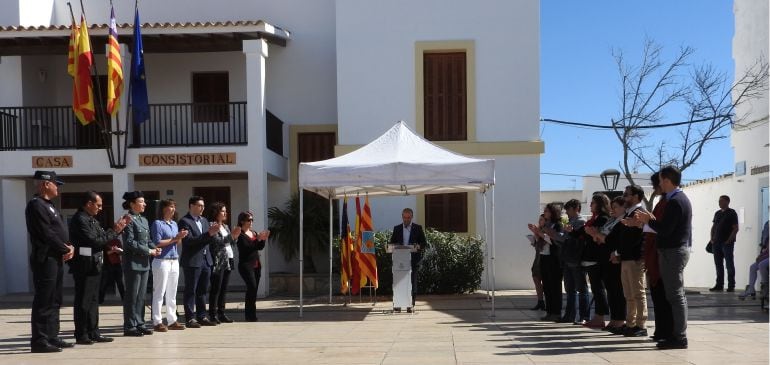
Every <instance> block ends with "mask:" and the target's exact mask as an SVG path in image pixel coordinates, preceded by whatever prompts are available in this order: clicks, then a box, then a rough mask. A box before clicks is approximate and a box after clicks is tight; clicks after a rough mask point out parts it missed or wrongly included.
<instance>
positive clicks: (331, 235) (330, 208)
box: [329, 195, 334, 304]
mask: <svg viewBox="0 0 770 365" xmlns="http://www.w3.org/2000/svg"><path fill="white" fill-rule="evenodd" d="M332 211H333V210H332V196H331V195H329V304H332V256H333V253H332V250H333V249H332V241H334V237H333V235H334V227H333V225H334V224H333V221H334V217H332Z"/></svg>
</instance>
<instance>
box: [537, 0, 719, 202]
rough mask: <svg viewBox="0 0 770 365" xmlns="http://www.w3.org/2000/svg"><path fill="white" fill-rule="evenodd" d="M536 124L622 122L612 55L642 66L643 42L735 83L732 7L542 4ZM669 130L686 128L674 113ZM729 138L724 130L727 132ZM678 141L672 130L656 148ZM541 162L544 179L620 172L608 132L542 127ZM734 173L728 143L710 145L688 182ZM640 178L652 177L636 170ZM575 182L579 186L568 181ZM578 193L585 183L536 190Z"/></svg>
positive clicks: (553, 183) (565, 181)
mask: <svg viewBox="0 0 770 365" xmlns="http://www.w3.org/2000/svg"><path fill="white" fill-rule="evenodd" d="M540 32H541V33H540V34H541V41H540V47H541V53H540V64H541V69H540V79H541V84H540V95H541V100H540V116H541V118H550V119H559V120H568V121H575V122H584V123H591V124H609V123H610V118H613V117H616V116H617V115H618V114H619V109H620V107H619V100H620V99H619V95H620V92H619V90H620V81H619V79H618V71H617V68H616V65H615V60H614V58H613V57H612V54H611V50H612V49H613V48H617V49H621V50H623V53H624V55H625V57H626V59H627V60H628V61H629V62H632V63H633V64H639V62H638V60H640V59H641V54H642V52H641V51H642V46H643V44H644V41H645V39H646V38H650V39H653V40H655V41H656V42H657V43H659V44H660V45H662V46H663V47H664V54H665V55H666V56H668V57H666V59H670V58H671V56H672V55H673V54H676V52H677V51H678V50H679V48H680V46H690V47H693V48H694V49H695V54H694V55H692V56H691V58H690V61H691V63H693V64H701V63H703V62H707V63H711V64H712V65H713V66H714V67H716V69H717V70H719V71H721V72H726V73H727V75H728V77H729V80H731V81H732V79H733V73H734V63H733V59H732V37H733V34H734V16H733V2H732V1H729V0H676V1H672V0H644V1H621V0H612V1H611V0H592V1H566V0H541V2H540ZM666 120H667V121H668V122H678V121H682V120H685V115H684V110H672V111H671V112H670V113H669V114H668V115H667V117H666ZM724 132H725V133H727V134H728V135H729V130H727V129H725V131H724ZM667 137H668V138H669V139H674V138H676V132H675V130H668V129H667V130H665V132H659V133H656V134H655V135H654V136H651V138H652V139H653V140H654V141H657V140H660V139H661V138H667ZM541 138H542V139H543V140H544V141H545V154H543V155H542V156H541V172H543V173H559V174H572V175H595V174H598V173H599V172H601V171H602V170H604V169H607V168H616V169H618V170H620V169H619V166H620V165H619V164H620V162H621V160H622V153H621V152H622V149H621V146H620V143H619V142H618V140H617V138H616V137H615V135H614V134H613V132H612V131H611V130H607V131H600V130H588V129H577V128H572V127H567V126H560V125H556V124H553V123H541ZM732 170H733V150H732V147H731V146H730V139H729V138H726V139H723V140H719V141H716V142H712V144H710V145H708V146H707V148H706V151H705V152H704V154H703V156H701V158H700V159H699V160H698V162H697V163H696V165H694V166H692V167H690V168H688V169H687V170H686V171H685V172H684V176H683V178H685V179H698V178H704V177H711V176H716V175H720V174H723V173H727V172H731V171H732ZM639 172H649V171H646V170H644V169H640V171H639ZM573 179H576V181H573ZM573 186H575V187H576V188H578V189H581V188H582V178H580V177H570V176H552V175H545V174H541V176H540V188H541V190H566V189H572V187H573Z"/></svg>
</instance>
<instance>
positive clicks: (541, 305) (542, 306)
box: [529, 300, 545, 311]
mask: <svg viewBox="0 0 770 365" xmlns="http://www.w3.org/2000/svg"><path fill="white" fill-rule="evenodd" d="M529 309H530V310H533V311H536V310H541V311H544V310H545V302H544V301H542V300H538V301H537V304H535V306H534V307H532V308H529Z"/></svg>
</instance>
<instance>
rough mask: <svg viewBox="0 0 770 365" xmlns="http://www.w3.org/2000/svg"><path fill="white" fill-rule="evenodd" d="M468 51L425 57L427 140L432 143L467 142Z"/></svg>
mask: <svg viewBox="0 0 770 365" xmlns="http://www.w3.org/2000/svg"><path fill="white" fill-rule="evenodd" d="M465 64H466V58H465V52H446V53H425V54H424V55H423V75H424V80H423V81H424V83H423V85H424V90H423V94H424V100H423V108H424V112H425V114H424V116H423V120H424V123H425V127H424V133H425V138H426V139H428V140H431V141H464V140H467V135H468V133H467V131H468V123H467V120H468V118H467V114H468V113H467V85H466V78H465V77H466V76H465V74H466V72H465V71H466V69H465V68H466V66H465Z"/></svg>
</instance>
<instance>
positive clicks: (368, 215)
mask: <svg viewBox="0 0 770 365" xmlns="http://www.w3.org/2000/svg"><path fill="white" fill-rule="evenodd" d="M373 230H374V225H373V224H372V212H371V211H370V210H369V196H367V197H366V200H365V201H364V210H363V213H362V212H361V204H360V203H359V199H358V197H356V251H357V253H358V256H357V258H358V266H359V267H360V268H361V277H360V278H359V285H361V286H364V285H366V280H367V279H368V280H369V282H370V283H371V284H372V285H374V287H375V288H377V287H378V286H379V280H378V278H377V257H376V256H375V254H373V253H364V252H362V249H363V245H370V246H371V247H367V249H368V250H367V251H371V250H372V249H373V248H374V242H373V241H367V242H363V233H364V231H369V232H371V231H373ZM372 240H373V238H372Z"/></svg>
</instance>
